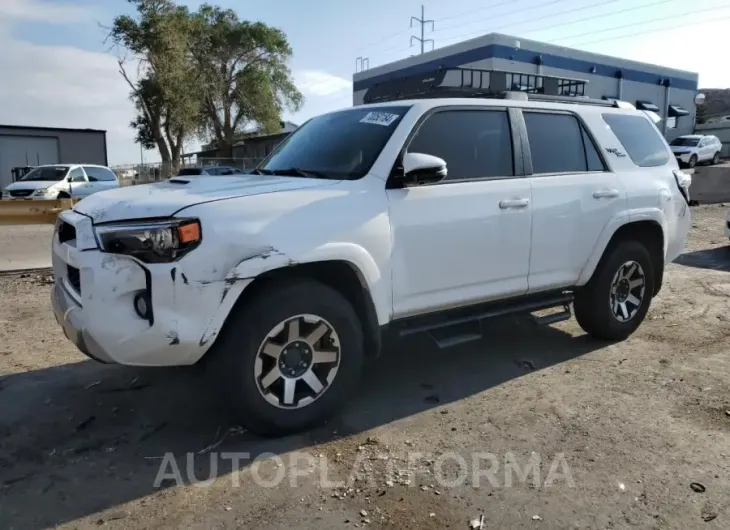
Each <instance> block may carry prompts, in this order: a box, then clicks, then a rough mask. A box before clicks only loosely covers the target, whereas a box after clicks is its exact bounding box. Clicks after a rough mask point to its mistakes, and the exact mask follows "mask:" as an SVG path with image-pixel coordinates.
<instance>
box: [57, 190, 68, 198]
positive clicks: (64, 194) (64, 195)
mask: <svg viewBox="0 0 730 530" xmlns="http://www.w3.org/2000/svg"><path fill="white" fill-rule="evenodd" d="M70 198H71V195H69V194H68V193H66V192H65V191H59V192H58V195H56V199H70Z"/></svg>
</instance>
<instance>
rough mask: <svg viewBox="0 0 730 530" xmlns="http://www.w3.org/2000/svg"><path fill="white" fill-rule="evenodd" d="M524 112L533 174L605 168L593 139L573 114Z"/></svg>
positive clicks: (576, 171) (601, 169) (600, 169)
mask: <svg viewBox="0 0 730 530" xmlns="http://www.w3.org/2000/svg"><path fill="white" fill-rule="evenodd" d="M523 115H524V117H525V126H526V127H527V138H528V140H529V142H530V153H531V156H532V172H533V174H540V173H581V172H586V171H603V170H604V167H603V162H602V161H601V157H600V156H599V155H598V151H597V150H596V147H595V145H594V144H593V141H592V140H591V138H590V136H589V135H588V134H587V133H586V131H585V130H584V129H583V127H582V126H581V124H580V122H579V121H578V119H577V118H576V117H575V116H572V115H570V114H550V113H543V112H523Z"/></svg>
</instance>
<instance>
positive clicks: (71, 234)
mask: <svg viewBox="0 0 730 530" xmlns="http://www.w3.org/2000/svg"><path fill="white" fill-rule="evenodd" d="M73 239H76V228H74V226H73V225H71V224H68V223H67V222H66V221H59V223H58V242H59V243H65V242H66V241H71V240H73Z"/></svg>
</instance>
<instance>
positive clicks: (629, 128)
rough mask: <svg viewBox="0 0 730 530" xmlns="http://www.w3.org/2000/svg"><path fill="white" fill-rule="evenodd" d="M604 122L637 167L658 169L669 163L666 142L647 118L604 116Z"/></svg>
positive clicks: (618, 115)
mask: <svg viewBox="0 0 730 530" xmlns="http://www.w3.org/2000/svg"><path fill="white" fill-rule="evenodd" d="M603 121H605V122H606V124H608V126H609V128H610V129H611V131H612V132H613V134H615V135H616V138H618V140H619V142H621V145H622V146H623V148H624V149H625V150H626V152H627V153H628V155H629V157H630V158H631V160H632V161H633V162H634V164H636V165H637V166H639V167H657V166H663V165H664V164H666V163H667V162H668V161H669V152H668V151H667V148H666V145H665V143H664V140H663V139H662V137H661V136H660V135H659V132H658V131H657V129H656V127H654V125H653V124H652V123H651V122H649V120H647V119H646V118H644V117H642V116H634V115H629V114H604V115H603Z"/></svg>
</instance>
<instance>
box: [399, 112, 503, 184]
mask: <svg viewBox="0 0 730 530" xmlns="http://www.w3.org/2000/svg"><path fill="white" fill-rule="evenodd" d="M408 152H409V153H424V154H427V155H433V156H437V157H439V158H442V159H444V160H445V161H446V168H447V171H448V176H447V178H446V180H465V179H479V178H489V177H511V176H514V174H515V171H514V164H513V157H512V135H511V132H510V126H509V118H508V116H507V112H506V111H489V110H448V111H441V112H436V113H434V114H432V115H431V116H429V117H428V118H426V120H425V121H424V122H423V124H422V125H421V126H420V127H419V128H418V131H417V132H416V134H415V136H414V137H413V139H412V140H411V143H410V145H409V146H408Z"/></svg>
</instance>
